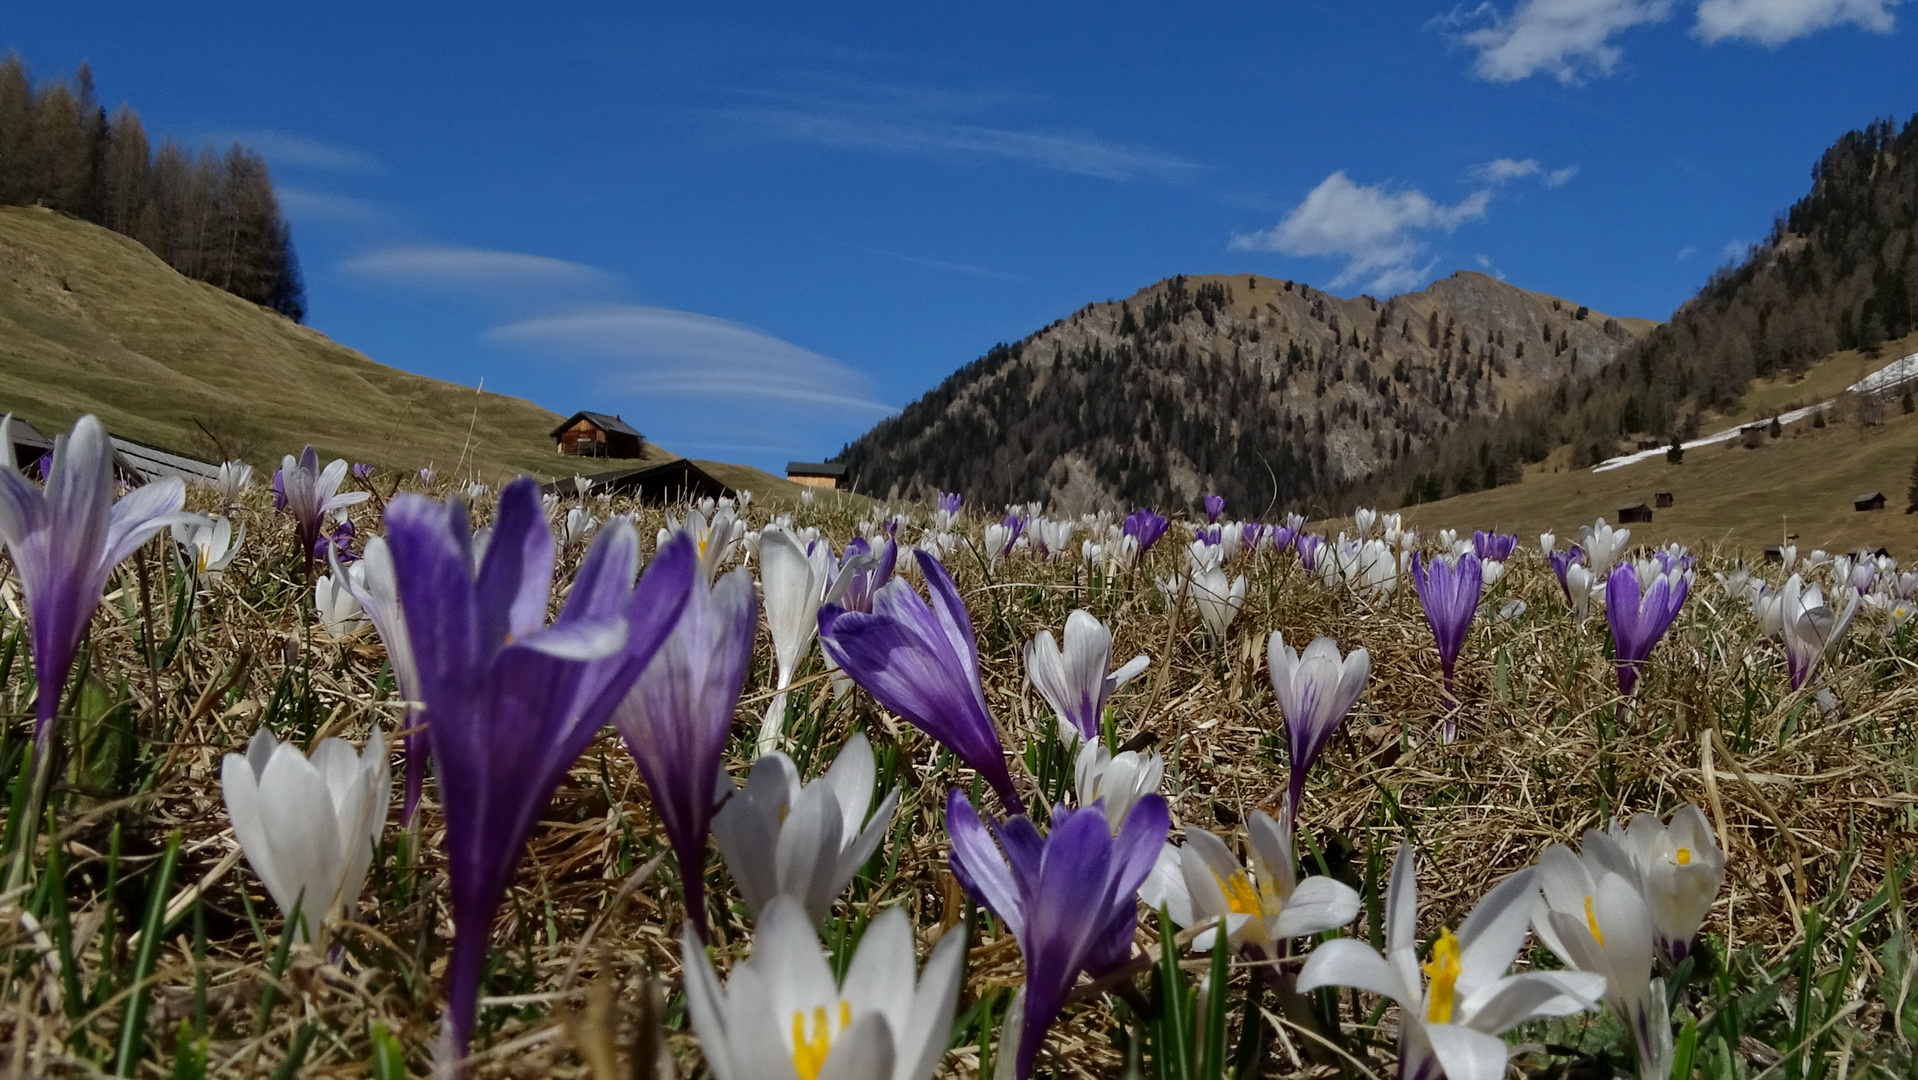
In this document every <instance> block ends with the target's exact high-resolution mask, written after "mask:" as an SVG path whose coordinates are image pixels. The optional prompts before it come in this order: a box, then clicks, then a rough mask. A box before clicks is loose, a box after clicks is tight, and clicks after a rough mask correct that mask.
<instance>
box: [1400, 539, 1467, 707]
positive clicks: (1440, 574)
mask: <svg viewBox="0 0 1918 1080" xmlns="http://www.w3.org/2000/svg"><path fill="white" fill-rule="evenodd" d="M1412 584H1413V585H1414V586H1416V587H1417V589H1418V594H1419V603H1421V604H1423V605H1424V606H1425V621H1426V622H1429V623H1431V624H1432V636H1433V637H1434V638H1437V639H1438V650H1439V664H1440V665H1441V666H1442V667H1443V668H1444V669H1445V697H1446V699H1447V701H1448V703H1449V707H1448V708H1447V709H1446V711H1445V728H1444V738H1445V741H1446V742H1448V743H1449V742H1451V741H1452V740H1453V739H1455V738H1457V737H1458V717H1457V716H1456V715H1455V714H1456V711H1457V709H1458V695H1457V694H1455V693H1453V691H1452V669H1453V668H1454V667H1456V666H1457V664H1458V652H1459V649H1460V647H1462V646H1463V645H1464V644H1465V631H1466V630H1467V629H1469V628H1470V627H1471V625H1472V615H1473V613H1474V612H1476V611H1477V610H1478V596H1479V591H1480V590H1481V589H1482V588H1483V587H1484V584H1485V579H1484V576H1483V574H1482V572H1481V570H1480V568H1479V561H1478V556H1476V555H1473V554H1471V553H1470V552H1467V553H1466V554H1464V555H1461V556H1459V557H1458V558H1456V559H1451V558H1447V557H1445V556H1440V557H1439V558H1436V559H1433V560H1432V561H1431V562H1429V563H1428V562H1426V561H1425V558H1424V556H1423V555H1422V554H1421V553H1419V552H1416V551H1415V552H1413V553H1412Z"/></svg>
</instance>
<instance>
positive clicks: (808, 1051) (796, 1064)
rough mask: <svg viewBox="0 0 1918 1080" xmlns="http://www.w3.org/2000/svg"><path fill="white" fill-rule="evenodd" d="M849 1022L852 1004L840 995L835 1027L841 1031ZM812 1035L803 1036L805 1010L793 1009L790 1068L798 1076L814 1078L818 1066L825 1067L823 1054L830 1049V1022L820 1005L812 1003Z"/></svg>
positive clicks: (805, 1078)
mask: <svg viewBox="0 0 1918 1080" xmlns="http://www.w3.org/2000/svg"><path fill="white" fill-rule="evenodd" d="M851 1026H852V1004H851V1003H850V1002H848V1001H846V1000H845V999H844V998H841V999H840V1001H839V1029H840V1030H841V1031H844V1030H845V1029H846V1028H848V1027H851ZM812 1027H813V1033H812V1038H810V1039H808V1038H807V1037H806V1014H805V1013H804V1012H794V1013H793V1071H795V1072H797V1073H798V1074H799V1080H818V1076H819V1070H821V1069H823V1068H825V1067H826V1056H827V1055H828V1054H830V1053H832V1026H831V1021H830V1020H828V1019H827V1016H826V1007H825V1006H824V1005H818V1006H814V1008H813V1011H812Z"/></svg>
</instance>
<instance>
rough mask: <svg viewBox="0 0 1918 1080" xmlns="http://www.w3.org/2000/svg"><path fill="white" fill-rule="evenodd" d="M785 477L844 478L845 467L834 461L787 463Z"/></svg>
mask: <svg viewBox="0 0 1918 1080" xmlns="http://www.w3.org/2000/svg"><path fill="white" fill-rule="evenodd" d="M786 475H787V476H844V475H846V467H845V466H844V465H841V464H840V463H839V462H836V461H788V462H787V463H786Z"/></svg>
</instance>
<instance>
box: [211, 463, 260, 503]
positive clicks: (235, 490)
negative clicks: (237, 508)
mask: <svg viewBox="0 0 1918 1080" xmlns="http://www.w3.org/2000/svg"><path fill="white" fill-rule="evenodd" d="M252 484H253V466H251V465H248V464H247V463H246V462H244V461H226V462H221V464H220V472H219V475H218V476H216V477H214V479H213V489H214V490H215V491H218V492H219V493H220V502H221V503H223V504H225V505H227V506H233V505H235V504H237V503H238V502H239V501H240V496H241V494H243V493H244V492H245V491H246V489H247V488H248V487H250V486H252Z"/></svg>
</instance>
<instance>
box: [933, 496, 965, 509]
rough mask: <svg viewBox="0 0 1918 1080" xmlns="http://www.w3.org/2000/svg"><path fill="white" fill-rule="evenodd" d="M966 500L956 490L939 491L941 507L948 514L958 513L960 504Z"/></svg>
mask: <svg viewBox="0 0 1918 1080" xmlns="http://www.w3.org/2000/svg"><path fill="white" fill-rule="evenodd" d="M964 501H965V500H964V499H963V498H961V497H960V495H959V493H958V492H956V491H942V492H940V493H939V509H940V510H943V511H945V512H946V513H948V514H956V513H958V512H959V504H960V503H962V502H964Z"/></svg>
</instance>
